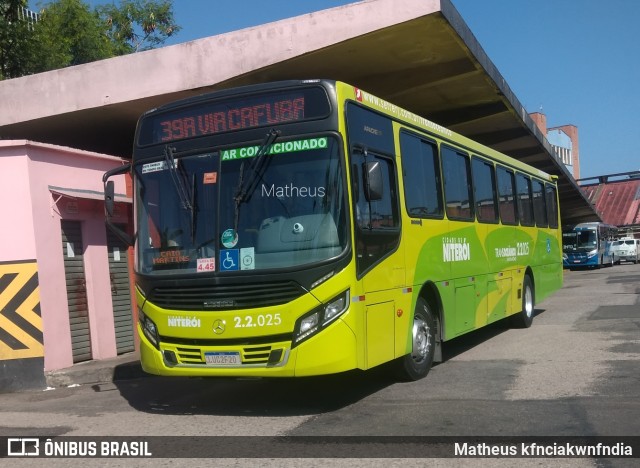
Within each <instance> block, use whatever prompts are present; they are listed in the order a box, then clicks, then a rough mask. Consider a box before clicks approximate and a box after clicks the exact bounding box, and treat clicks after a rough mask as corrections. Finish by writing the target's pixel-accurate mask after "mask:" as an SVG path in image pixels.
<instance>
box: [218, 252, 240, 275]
mask: <svg viewBox="0 0 640 468" xmlns="http://www.w3.org/2000/svg"><path fill="white" fill-rule="evenodd" d="M239 263H240V255H239V251H238V249H229V250H221V251H220V271H236V270H239V269H240V266H239Z"/></svg>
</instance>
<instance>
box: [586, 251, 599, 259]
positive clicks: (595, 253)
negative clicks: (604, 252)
mask: <svg viewBox="0 0 640 468" xmlns="http://www.w3.org/2000/svg"><path fill="white" fill-rule="evenodd" d="M596 255H598V250H597V249H596V250H592V251H590V252H589V253H588V254H587V258H593V257H595V256H596Z"/></svg>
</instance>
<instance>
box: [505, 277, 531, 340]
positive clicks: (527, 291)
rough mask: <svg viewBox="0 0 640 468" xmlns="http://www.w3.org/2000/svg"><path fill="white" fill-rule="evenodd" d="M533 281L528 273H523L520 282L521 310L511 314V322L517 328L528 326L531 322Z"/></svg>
mask: <svg viewBox="0 0 640 468" xmlns="http://www.w3.org/2000/svg"><path fill="white" fill-rule="evenodd" d="M534 303H535V301H534V295H533V283H532V282H531V277H529V275H524V281H523V282H522V310H521V311H520V312H519V313H517V314H516V315H514V316H512V317H511V318H512V324H513V325H514V326H515V327H517V328H529V327H530V326H531V323H532V322H533V313H534Z"/></svg>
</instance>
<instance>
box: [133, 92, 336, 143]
mask: <svg viewBox="0 0 640 468" xmlns="http://www.w3.org/2000/svg"><path fill="white" fill-rule="evenodd" d="M328 114H329V101H328V98H327V95H326V94H325V92H324V91H323V90H322V89H321V88H318V87H313V88H304V89H296V90H286V91H280V92H277V93H268V94H261V95H256V96H250V97H242V98H235V99H234V98H231V99H228V100H222V101H215V100H214V101H210V102H205V103H202V104H195V105H191V106H187V107H183V108H180V109H176V110H173V111H169V112H161V113H158V114H152V115H150V116H147V117H146V119H145V120H143V122H142V124H141V127H140V131H139V134H138V144H139V145H141V146H144V145H150V144H157V143H166V142H170V141H176V140H183V139H186V138H194V137H199V136H203V135H213V134H219V133H226V132H232V131H235V130H246V129H249V128H256V127H263V126H269V125H279V124H283V123H291V122H299V121H304V120H311V119H316V118H322V117H326V116H327V115H328Z"/></svg>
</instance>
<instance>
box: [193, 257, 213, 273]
mask: <svg viewBox="0 0 640 468" xmlns="http://www.w3.org/2000/svg"><path fill="white" fill-rule="evenodd" d="M196 270H197V272H198V273H206V272H208V271H216V259H215V258H199V259H198V264H197V266H196Z"/></svg>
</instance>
